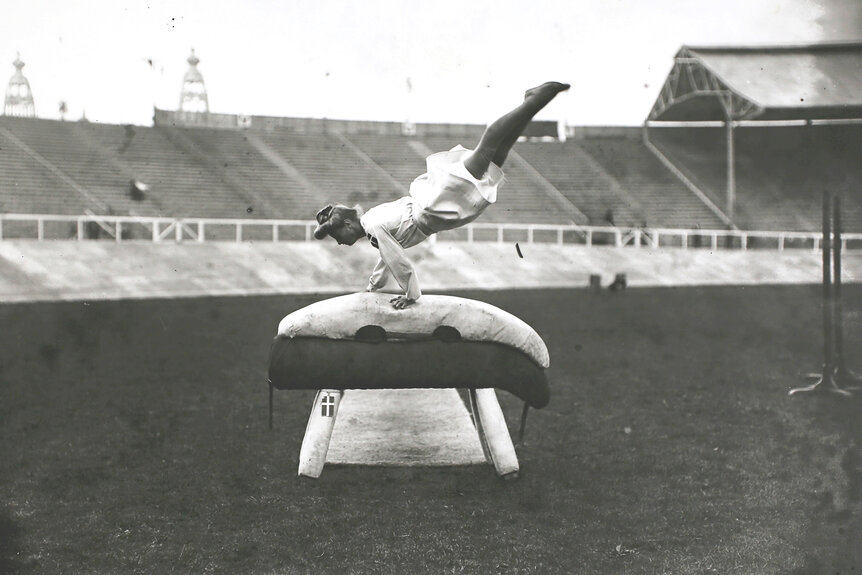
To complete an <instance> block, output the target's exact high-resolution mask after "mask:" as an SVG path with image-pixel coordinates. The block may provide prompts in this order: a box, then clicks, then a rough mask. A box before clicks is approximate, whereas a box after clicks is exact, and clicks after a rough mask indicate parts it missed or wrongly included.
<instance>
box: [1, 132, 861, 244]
mask: <svg viewBox="0 0 862 575" xmlns="http://www.w3.org/2000/svg"><path fill="white" fill-rule="evenodd" d="M471 130H472V128H471ZM481 130H482V128H481V127H480V126H477V127H475V129H474V130H473V131H475V133H473V131H470V130H462V131H461V132H460V133H461V135H460V136H447V135H443V134H441V133H439V132H433V133H430V132H429V133H423V132H421V131H420V134H419V135H417V136H405V135H401V134H395V133H391V132H385V133H384V132H381V131H374V130H365V131H363V129H356V130H345V131H344V133H342V132H340V131H338V130H337V129H335V128H333V129H327V130H322V133H321V130H318V131H316V132H315V131H312V130H298V129H290V128H287V127H269V128H266V129H247V130H240V129H223V128H220V129H216V128H204V127H176V126H172V125H163V126H156V127H142V126H121V125H107V124H98V123H92V122H58V121H53V120H39V119H32V118H30V119H24V118H13V117H6V116H3V117H0V211H2V212H5V213H16V212H18V213H55V214H83V213H86V212H88V211H90V212H94V213H97V214H98V213H101V214H118V215H126V214H132V215H165V216H196V217H231V218H285V219H310V218H312V217H313V215H314V213H315V212H316V211H317V210H318V209H319V208H320V206H322V205H323V204H324V203H325V202H327V201H335V202H342V203H347V204H353V203H360V204H362V205H364V206H366V207H368V206H372V205H375V204H377V203H380V202H384V201H388V200H391V199H395V198H397V197H399V196H400V195H402V194H404V193H406V192H407V189H408V187H409V185H410V182H411V181H412V180H413V179H414V178H415V177H416V176H418V175H419V174H421V173H422V172H423V171H424V170H425V156H426V155H427V154H429V153H433V152H437V151H441V150H447V149H450V148H451V147H452V146H454V145H456V144H459V143H460V144H462V145H465V146H468V147H472V146H475V144H476V141H477V140H478V139H479V137H480V136H481ZM600 132H601V131H597V132H596V133H593V134H587V135H581V136H580V137H578V138H576V139H569V140H568V141H567V142H554V141H522V142H519V143H518V144H517V145H516V146H515V148H514V149H513V152H512V153H511V155H510V157H509V160H508V161H507V163H506V166H505V171H506V176H507V181H506V184H505V185H504V186H503V187H502V188H501V190H500V194H499V196H498V202H497V204H496V205H494V206H493V207H492V208H490V209H489V210H488V211H487V212H486V213H485V214H484V215H483V217H482V221H483V222H488V223H550V224H569V223H585V224H587V223H588V224H591V225H600V226H602V225H617V226H647V227H674V228H694V227H700V228H702V229H710V228H722V227H724V226H723V224H722V223H721V221H720V220H719V219H718V217H717V216H715V215H714V214H713V213H712V212H711V211H710V210H709V209H708V208H707V207H706V205H705V204H704V203H703V202H701V201H700V200H699V199H698V197H697V196H695V195H694V194H693V193H692V192H691V191H690V190H689V189H688V188H687V187H686V186H684V185H683V184H682V183H681V182H680V181H679V179H678V178H677V177H676V176H675V175H674V174H673V173H672V172H671V171H669V170H668V169H667V168H666V167H665V166H664V165H663V164H662V163H661V162H660V161H659V160H658V159H657V158H656V157H655V155H654V154H653V153H652V152H651V151H650V150H649V148H647V147H646V146H645V145H644V143H643V142H642V141H641V140H640V138H639V137H634V136H633V135H632V134H628V135H619V134H617V133H616V132H613V133H612V131H606V132H607V133H603V132H602V133H600ZM735 134H736V153H737V170H736V176H737V204H736V212H735V221H736V223H737V225H738V226H739V227H741V228H744V229H766V230H790V231H792V230H802V231H816V230H817V229H819V225H820V215H819V214H820V192H821V191H822V190H823V189H830V190H832V191H839V192H842V193H843V195H844V197H845V202H844V208H845V209H844V220H845V228H846V229H847V230H848V231H854V230H859V229H862V198H860V195H859V194H858V193H857V192H856V190H857V189H859V188H860V186H862V165H860V163H859V162H858V160H857V155H858V152H857V151H856V150H858V148H859V145H858V143H859V142H860V141H862V126H859V125H843V126H838V125H828V126H804V127H803V126H796V127H767V128H750V127H742V128H738V129H737V130H736V132H735ZM724 137H725V135H724V131H723V129H721V128H687V129H680V128H650V140H651V141H652V142H653V143H654V144H655V145H656V146H657V147H658V148H659V149H660V150H661V151H662V152H663V153H664V154H665V155H667V157H668V158H669V159H670V160H671V161H672V162H673V163H674V164H675V165H676V166H677V167H678V168H679V169H680V170H681V171H682V172H683V173H684V174H685V175H686V176H687V177H688V178H689V179H691V180H692V181H693V182H694V183H695V184H696V185H697V186H698V187H700V188H701V189H702V190H703V191H704V192H705V193H706V194H707V195H708V196H709V197H710V198H711V199H712V201H713V202H714V203H715V204H716V205H718V206H722V207H723V206H724V202H725V200H724V195H725V185H726V163H725V162H726V159H725V140H724ZM133 179H134V180H138V181H140V182H143V183H145V184H146V185H147V186H148V190H147V192H146V194H144V197H143V198H137V199H135V198H133V197H132V194H130V191H129V184H130V181H131V180H133Z"/></svg>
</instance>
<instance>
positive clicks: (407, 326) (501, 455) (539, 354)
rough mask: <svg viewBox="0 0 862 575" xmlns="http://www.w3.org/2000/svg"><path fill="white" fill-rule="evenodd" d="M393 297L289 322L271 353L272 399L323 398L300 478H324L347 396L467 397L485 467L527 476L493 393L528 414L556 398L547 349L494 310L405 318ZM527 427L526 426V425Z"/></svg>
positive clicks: (444, 304) (471, 305)
mask: <svg viewBox="0 0 862 575" xmlns="http://www.w3.org/2000/svg"><path fill="white" fill-rule="evenodd" d="M390 298H391V294H386V293H379V292H378V293H356V294H350V295H346V296H340V297H335V298H330V299H326V300H322V301H319V302H317V303H314V304H311V305H309V306H306V307H304V308H302V309H299V310H297V311H295V312H293V313H291V314H289V315H287V316H286V317H285V318H284V319H283V320H282V321H281V322H280V323H279V326H278V332H277V335H276V337H275V338H274V340H273V342H272V345H271V349H270V364H269V386H270V425H271V423H272V392H273V389H279V390H284V389H288V390H298V389H316V390H318V392H317V395H316V397H315V400H314V404H313V405H312V409H311V415H310V416H309V419H308V425H307V427H306V432H305V437H304V438H303V442H302V448H301V450H300V456H299V475H302V476H307V477H313V478H316V477H319V476H320V474H321V473H322V471H323V466H324V464H325V463H326V455H327V451H328V450H329V443H330V438H331V437H332V431H333V428H334V427H335V421H336V417H337V415H338V411H339V407H340V405H341V402H342V399H343V397H344V390H350V389H421V388H431V389H449V388H454V389H466V390H468V393H469V398H470V411H471V415H472V421H473V424H474V425H475V428H476V432H477V433H478V436H479V440H480V442H481V444H482V448H483V451H484V453H485V458H486V460H487V461H488V462H489V463H491V464H492V465H493V466H494V468H495V470H496V472H497V474H498V475H500V476H502V477H507V478H508V477H514V476H516V475H517V473H518V470H519V465H518V459H517V455H516V453H515V448H514V445H513V444H512V439H511V436H510V435H509V430H508V427H507V425H506V420H505V418H504V416H503V412H502V410H501V408H500V404H499V402H498V400H497V396H496V393H495V391H494V388H499V389H503V390H506V391H508V392H510V393H512V394H513V395H515V396H517V397H518V398H520V399H522V400H523V401H524V402H525V411H524V413H525V414H526V409H527V407H534V408H542V407H545V406H546V405H547V404H548V402H549V399H550V390H549V385H548V378H547V374H546V369H547V368H548V365H549V363H550V359H549V356H548V349H547V347H546V346H545V343H544V342H543V341H542V339H541V338H540V337H539V335H538V334H537V333H536V332H535V331H534V330H533V329H532V328H531V327H530V326H529V325H527V324H526V323H524V322H523V321H522V320H520V319H518V318H517V317H515V316H513V315H511V314H509V313H507V312H505V311H503V310H501V309H499V308H496V307H494V306H492V305H489V304H487V303H483V302H479V301H475V300H471V299H465V298H459V297H453V296H443V295H424V296H422V298H420V299H419V300H418V301H417V302H416V303H415V304H413V305H412V306H410V307H408V308H407V309H404V310H395V309H393V308H392V307H391V305H390V304H389V299H390ZM522 423H523V422H522Z"/></svg>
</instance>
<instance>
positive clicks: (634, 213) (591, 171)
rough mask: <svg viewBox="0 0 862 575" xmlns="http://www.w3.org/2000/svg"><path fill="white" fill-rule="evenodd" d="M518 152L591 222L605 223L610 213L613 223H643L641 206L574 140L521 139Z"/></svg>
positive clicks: (626, 224)
mask: <svg viewBox="0 0 862 575" xmlns="http://www.w3.org/2000/svg"><path fill="white" fill-rule="evenodd" d="M517 151H518V154H520V155H521V157H523V158H524V159H526V160H527V161H529V162H530V164H531V165H532V166H533V167H534V168H536V169H537V170H538V171H539V172H540V173H541V174H542V175H543V176H544V177H545V178H546V179H547V180H548V181H549V182H550V183H551V184H552V185H554V187H556V188H557V189H558V190H560V192H562V193H563V194H564V195H565V196H566V197H567V198H568V199H569V201H571V202H572V204H574V205H575V207H577V208H578V209H579V210H580V211H581V212H582V213H584V214H585V215H586V216H587V217H588V218H589V220H590V225H594V226H601V225H607V224H608V223H609V222H608V215H609V214H612V215H613V218H612V219H613V222H614V223H615V224H616V225H621V226H636V225H640V224H641V223H643V220H644V217H643V215H642V213H641V209H640V206H639V205H637V203H636V202H635V200H634V199H633V198H631V197H629V196H628V195H626V194H625V193H624V192H623V190H622V189H621V188H620V185H619V183H617V182H616V181H614V180H613V178H611V177H610V176H609V175H608V174H607V173H606V172H605V171H604V170H603V169H602V168H601V166H599V165H598V164H597V162H596V161H595V160H594V159H593V158H591V157H590V156H589V155H588V154H587V153H586V152H585V151H584V150H583V148H581V146H579V145H578V144H577V143H576V142H573V141H568V142H565V143H557V142H524V143H520V144H518V147H517Z"/></svg>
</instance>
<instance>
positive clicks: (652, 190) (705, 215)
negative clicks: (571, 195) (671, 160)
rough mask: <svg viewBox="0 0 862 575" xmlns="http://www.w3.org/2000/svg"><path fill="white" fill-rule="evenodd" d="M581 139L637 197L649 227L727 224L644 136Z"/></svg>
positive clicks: (706, 227)
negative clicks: (675, 171) (665, 164)
mask: <svg viewBox="0 0 862 575" xmlns="http://www.w3.org/2000/svg"><path fill="white" fill-rule="evenodd" d="M578 143H579V145H580V146H581V148H582V149H583V150H584V151H585V152H586V153H588V154H589V155H590V156H592V157H593V159H595V160H596V161H597V162H598V163H599V165H601V167H602V168H603V169H604V170H605V172H606V173H607V174H608V175H609V176H610V177H612V178H613V179H614V180H615V181H616V182H617V183H618V184H619V185H620V187H621V188H622V189H623V190H625V192H626V193H627V195H628V197H630V198H632V199H633V205H637V206H638V207H639V211H640V215H641V217H642V218H643V224H644V225H645V227H651V226H652V227H669V228H701V229H714V228H722V227H724V226H723V224H722V222H721V220H720V219H719V218H718V217H717V216H716V215H715V214H714V213H712V212H711V211H710V210H709V208H707V207H706V205H705V204H704V203H703V202H702V201H701V200H700V199H698V198H697V197H696V196H695V195H694V194H693V193H692V192H691V190H689V189H688V188H687V187H685V185H683V184H682V183H681V182H680V181H679V179H678V178H677V177H676V176H674V174H672V173H671V172H670V171H669V170H668V169H667V168H666V167H665V166H664V165H663V164H662V163H661V161H659V159H658V158H656V156H655V155H654V154H653V153H652V152H651V151H650V150H649V149H648V148H647V147H646V146H645V145H644V144H643V142H642V141H641V140H639V139H638V140H632V139H629V138H589V139H584V140H581V141H579V142H578Z"/></svg>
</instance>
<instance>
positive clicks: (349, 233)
mask: <svg viewBox="0 0 862 575" xmlns="http://www.w3.org/2000/svg"><path fill="white" fill-rule="evenodd" d="M329 235H331V236H332V237H333V238H335V241H336V242H338V245H340V246H352V245H353V244H355V243H356V240H358V239H359V238H362V237H365V230H364V229H363V228H362V226H361V225H360V223H359V222H358V221H356V220H351V219H345V220H344V222H343V223H342V224H341V225H340V226H338V227H337V228H333V229H332V230H330V232H329Z"/></svg>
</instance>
